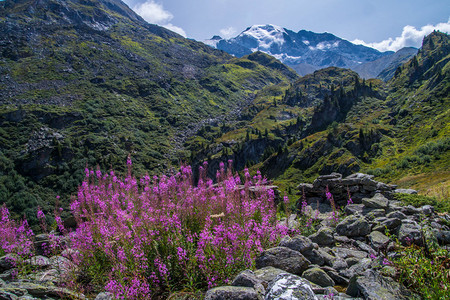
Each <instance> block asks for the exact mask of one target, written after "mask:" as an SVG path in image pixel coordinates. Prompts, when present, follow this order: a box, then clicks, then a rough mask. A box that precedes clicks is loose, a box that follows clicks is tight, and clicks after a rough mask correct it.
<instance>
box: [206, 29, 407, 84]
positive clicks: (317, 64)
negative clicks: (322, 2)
mask: <svg viewBox="0 0 450 300" xmlns="http://www.w3.org/2000/svg"><path fill="white" fill-rule="evenodd" d="M204 43H206V44H207V45H210V46H212V47H214V48H217V49H220V50H223V51H225V52H228V53H230V54H232V55H234V56H236V57H242V56H244V55H248V54H250V53H253V52H255V51H262V52H265V53H267V54H269V55H272V56H274V57H275V58H277V59H279V60H280V61H281V62H283V63H284V64H286V65H288V66H290V67H291V68H293V69H294V70H296V71H297V72H298V73H299V74H300V75H302V76H303V75H306V74H309V73H312V72H314V71H315V70H318V69H321V68H326V67H330V66H333V67H340V68H350V69H352V70H355V71H356V72H358V73H359V74H360V76H361V77H363V78H367V79H368V78H375V77H377V76H378V75H379V74H380V73H381V72H382V71H383V70H384V69H386V68H387V67H389V65H391V64H393V65H395V68H396V67H397V66H398V65H400V64H401V63H402V62H405V61H406V60H408V59H409V58H411V57H412V56H413V55H414V54H415V53H414V54H413V52H414V50H413V49H402V50H400V51H398V52H397V53H393V52H384V53H382V52H379V51H378V50H375V49H373V48H369V47H365V46H362V45H356V44H353V43H351V42H349V41H347V40H344V39H341V38H339V37H337V36H335V35H333V34H331V33H326V32H325V33H314V32H311V31H306V30H300V31H299V32H294V31H292V30H289V29H286V28H282V27H279V26H276V25H271V24H268V25H253V26H251V27H248V28H247V29H245V30H244V31H243V32H241V33H240V34H239V35H237V36H236V37H233V38H229V39H223V38H221V37H220V36H214V37H213V38H212V39H210V40H206V41H204ZM400 58H401V59H400ZM399 59H400V60H399ZM402 59H403V60H402ZM392 75H393V74H392ZM386 78H387V76H385V79H386ZM387 79H389V78H387Z"/></svg>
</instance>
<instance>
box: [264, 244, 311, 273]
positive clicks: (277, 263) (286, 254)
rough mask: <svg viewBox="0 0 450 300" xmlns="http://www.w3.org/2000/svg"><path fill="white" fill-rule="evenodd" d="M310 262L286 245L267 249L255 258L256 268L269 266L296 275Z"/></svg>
mask: <svg viewBox="0 0 450 300" xmlns="http://www.w3.org/2000/svg"><path fill="white" fill-rule="evenodd" d="M310 264H311V262H310V261H309V260H307V259H306V258H305V257H304V256H303V255H302V254H301V253H300V252H298V251H295V250H292V249H289V248H286V247H275V248H270V249H267V250H265V251H264V252H263V253H262V254H261V256H259V257H258V258H257V259H256V267H257V268H258V269H259V268H264V267H268V266H271V267H275V268H278V269H281V270H284V271H286V272H289V273H292V274H297V275H301V274H302V273H303V271H305V270H306V269H307V268H308V266H309V265H310Z"/></svg>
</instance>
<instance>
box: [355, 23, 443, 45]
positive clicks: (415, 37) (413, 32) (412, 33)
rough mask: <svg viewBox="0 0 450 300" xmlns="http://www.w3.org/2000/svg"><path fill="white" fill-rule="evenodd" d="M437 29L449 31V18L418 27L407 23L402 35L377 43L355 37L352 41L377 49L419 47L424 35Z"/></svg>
mask: <svg viewBox="0 0 450 300" xmlns="http://www.w3.org/2000/svg"><path fill="white" fill-rule="evenodd" d="M433 30H439V31H441V32H445V33H450V20H449V21H447V23H439V24H437V25H425V26H423V27H422V28H420V29H416V28H415V27H414V26H410V25H407V26H405V27H403V31H402V35H401V36H398V37H396V38H394V39H393V38H389V39H387V40H384V41H381V42H378V43H366V42H364V41H363V40H359V39H356V40H354V41H352V43H354V44H359V45H364V46H367V47H372V48H375V49H377V50H379V51H397V50H400V49H401V48H403V47H416V48H418V47H420V46H421V44H422V40H423V38H424V36H426V35H428V34H430V33H431V32H433Z"/></svg>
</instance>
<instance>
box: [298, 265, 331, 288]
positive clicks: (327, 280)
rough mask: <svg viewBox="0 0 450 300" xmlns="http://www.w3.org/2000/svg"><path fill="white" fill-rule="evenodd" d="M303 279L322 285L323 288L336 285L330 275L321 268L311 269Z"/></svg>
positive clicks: (304, 273)
mask: <svg viewBox="0 0 450 300" xmlns="http://www.w3.org/2000/svg"><path fill="white" fill-rule="evenodd" d="M302 277H303V278H305V279H308V280H309V281H311V282H313V283H315V284H318V285H320V286H321V287H326V286H334V285H335V283H334V281H333V279H331V277H330V276H328V274H327V273H326V272H325V271H324V270H322V269H320V268H311V269H308V270H306V271H305V272H303V274H302Z"/></svg>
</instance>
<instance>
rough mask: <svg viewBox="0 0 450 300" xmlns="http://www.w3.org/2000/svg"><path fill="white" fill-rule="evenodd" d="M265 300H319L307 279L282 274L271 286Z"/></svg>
mask: <svg viewBox="0 0 450 300" xmlns="http://www.w3.org/2000/svg"><path fill="white" fill-rule="evenodd" d="M267 290H268V292H267V294H266V297H265V300H275V299H276V300H318V298H317V297H316V295H314V292H313V290H312V288H311V285H310V284H309V282H308V281H306V280H305V279H303V278H301V277H298V276H295V275H293V274H280V275H278V276H277V277H276V278H275V279H274V280H273V281H272V282H271V284H270V285H269V287H268V289H267Z"/></svg>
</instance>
